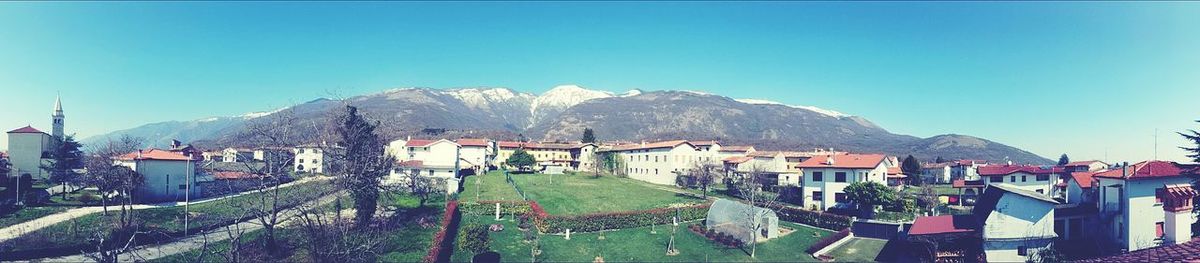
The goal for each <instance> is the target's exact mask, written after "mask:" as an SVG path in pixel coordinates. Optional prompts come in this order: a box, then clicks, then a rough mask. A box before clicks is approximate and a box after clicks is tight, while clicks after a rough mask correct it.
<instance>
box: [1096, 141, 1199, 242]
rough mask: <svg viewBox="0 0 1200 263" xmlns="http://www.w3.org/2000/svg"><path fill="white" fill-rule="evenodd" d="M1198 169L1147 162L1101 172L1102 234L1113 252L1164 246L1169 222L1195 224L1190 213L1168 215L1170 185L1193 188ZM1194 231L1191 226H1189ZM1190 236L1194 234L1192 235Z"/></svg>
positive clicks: (1099, 174) (1099, 190) (1100, 213)
mask: <svg viewBox="0 0 1200 263" xmlns="http://www.w3.org/2000/svg"><path fill="white" fill-rule="evenodd" d="M1196 169H1197V167H1196V166H1195V165H1183V164H1178V163H1175V162H1169V161H1143V162H1140V163H1136V164H1132V165H1122V166H1121V167H1119V168H1115V169H1110V170H1106V171H1101V172H1098V173H1095V174H1094V175H1092V177H1093V178H1095V182H1094V183H1093V184H1094V185H1093V186H1092V187H1093V188H1095V191H1096V192H1097V194H1098V199H1097V205H1098V209H1099V217H1098V220H1099V222H1100V227H1099V228H1097V230H1098V231H1101V232H1102V233H1104V236H1106V237H1107V238H1106V239H1104V240H1107V241H1109V242H1110V243H1109V244H1108V245H1110V246H1108V247H1109V248H1110V250H1123V251H1136V250H1141V249H1145V248H1150V247H1155V246H1158V245H1160V244H1162V243H1163V241H1164V240H1165V235H1166V233H1167V232H1170V231H1169V230H1168V229H1166V224H1167V223H1168V221H1169V220H1175V221H1174V222H1179V221H1182V222H1195V221H1196V220H1195V217H1194V216H1193V215H1192V214H1191V213H1190V212H1188V213H1183V214H1178V215H1175V214H1171V215H1170V217H1173V218H1168V214H1169V213H1164V212H1163V211H1162V209H1164V208H1163V207H1164V206H1166V205H1170V204H1168V203H1167V202H1168V201H1169V199H1168V198H1166V197H1167V194H1168V193H1169V192H1170V191H1169V190H1170V189H1168V188H1169V187H1168V186H1172V185H1190V184H1191V183H1192V182H1193V180H1194V179H1195V178H1194V175H1195V172H1196ZM1189 229H1190V227H1189ZM1189 236H1190V235H1189Z"/></svg>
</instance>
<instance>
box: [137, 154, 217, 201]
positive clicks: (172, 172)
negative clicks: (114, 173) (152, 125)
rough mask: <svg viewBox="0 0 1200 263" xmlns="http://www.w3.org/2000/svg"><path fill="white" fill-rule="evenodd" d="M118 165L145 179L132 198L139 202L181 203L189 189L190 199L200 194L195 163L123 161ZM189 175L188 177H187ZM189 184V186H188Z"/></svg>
mask: <svg viewBox="0 0 1200 263" xmlns="http://www.w3.org/2000/svg"><path fill="white" fill-rule="evenodd" d="M117 163H118V164H119V165H122V166H125V167H129V169H132V170H134V171H136V172H138V173H139V174H141V175H142V177H144V178H145V180H146V181H145V184H143V185H142V186H141V187H138V189H137V191H136V192H135V193H134V197H135V198H136V199H137V200H138V201H140V202H158V201H182V200H184V198H185V197H187V195H185V194H186V193H187V189H188V188H189V187H190V189H191V197H192V198H197V197H199V196H198V194H199V193H201V191H200V189H199V188H198V187H196V185H195V182H196V180H197V179H198V178H197V177H196V174H195V173H196V166H197V164H196V162H190V161H175V160H123V161H118V162H117ZM189 174H190V175H189ZM189 184H191V186H188V185H189Z"/></svg>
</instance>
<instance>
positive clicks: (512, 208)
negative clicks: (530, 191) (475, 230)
mask: <svg viewBox="0 0 1200 263" xmlns="http://www.w3.org/2000/svg"><path fill="white" fill-rule="evenodd" d="M496 204H500V213H501V215H500V216H507V215H508V214H510V213H511V214H514V215H524V214H528V213H529V212H530V211H531V210H530V208H529V203H526V202H522V201H479V202H473V203H462V204H459V206H458V209H459V211H460V212H461V213H463V214H468V215H495V214H496Z"/></svg>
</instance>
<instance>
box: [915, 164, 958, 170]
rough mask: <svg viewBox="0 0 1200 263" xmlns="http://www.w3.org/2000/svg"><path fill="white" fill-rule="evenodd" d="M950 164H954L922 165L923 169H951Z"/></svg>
mask: <svg viewBox="0 0 1200 263" xmlns="http://www.w3.org/2000/svg"><path fill="white" fill-rule="evenodd" d="M950 164H952V163H926V164H921V169H931V168H946V167H949V166H950Z"/></svg>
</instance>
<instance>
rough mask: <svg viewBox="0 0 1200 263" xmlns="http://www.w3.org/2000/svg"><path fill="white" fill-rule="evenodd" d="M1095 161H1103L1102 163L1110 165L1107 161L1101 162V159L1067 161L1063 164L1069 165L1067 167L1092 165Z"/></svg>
mask: <svg viewBox="0 0 1200 263" xmlns="http://www.w3.org/2000/svg"><path fill="white" fill-rule="evenodd" d="M1093 163H1101V164H1105V165H1108V164H1106V163H1104V162H1101V161H1098V160H1090V161H1078V162H1069V163H1067V164H1066V165H1063V166H1067V167H1071V166H1089V165H1092V164H1093Z"/></svg>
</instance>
